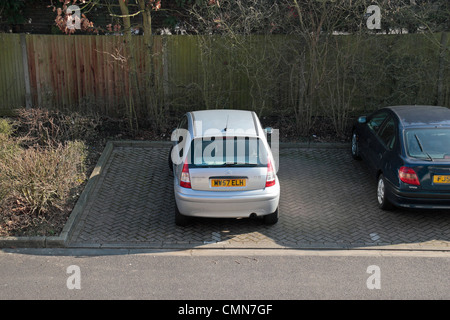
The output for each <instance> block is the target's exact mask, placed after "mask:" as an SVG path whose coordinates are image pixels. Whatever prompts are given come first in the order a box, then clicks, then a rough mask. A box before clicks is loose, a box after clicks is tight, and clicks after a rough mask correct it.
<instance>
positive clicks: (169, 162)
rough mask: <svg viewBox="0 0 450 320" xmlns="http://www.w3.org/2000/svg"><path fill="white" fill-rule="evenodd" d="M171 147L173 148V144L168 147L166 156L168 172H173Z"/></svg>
mask: <svg viewBox="0 0 450 320" xmlns="http://www.w3.org/2000/svg"><path fill="white" fill-rule="evenodd" d="M172 149H173V146H171V147H170V151H169V158H168V164H169V170H170V172H173V162H172Z"/></svg>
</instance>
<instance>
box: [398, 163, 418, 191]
mask: <svg viewBox="0 0 450 320" xmlns="http://www.w3.org/2000/svg"><path fill="white" fill-rule="evenodd" d="M398 176H399V178H400V180H401V181H403V182H404V183H407V184H412V185H415V186H419V185H420V181H419V178H418V177H417V173H416V172H415V171H414V169H411V168H408V167H401V168H400V170H399V171H398Z"/></svg>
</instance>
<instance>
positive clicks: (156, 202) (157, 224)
mask: <svg viewBox="0 0 450 320" xmlns="http://www.w3.org/2000/svg"><path fill="white" fill-rule="evenodd" d="M167 158H168V148H167V147H162V146H158V147H136V146H129V147H115V148H114V150H113V151H112V153H111V155H110V157H109V159H108V161H107V162H106V165H105V168H104V171H103V173H102V175H101V177H100V179H99V182H98V183H97V185H96V187H95V188H94V190H93V192H92V194H91V195H90V197H89V200H88V202H87V205H86V208H85V210H84V211H83V213H82V215H81V217H80V219H79V221H78V222H77V224H76V225H75V226H74V228H75V229H74V232H73V234H72V237H71V239H70V241H69V246H71V247H133V246H138V247H139V246H142V247H150V248H199V247H203V246H206V247H223V248H227V247H234V248H313V247H314V248H369V247H374V246H375V247H376V248H390V247H392V246H394V247H395V246H397V247H399V248H409V247H411V246H413V247H414V248H417V247H419V248H432V247H433V246H436V245H438V247H440V248H442V247H444V248H446V247H448V248H449V249H450V211H449V210H445V211H437V210H405V209H396V210H394V211H391V212H385V211H382V210H380V209H378V207H377V204H376V198H375V193H376V182H375V181H374V179H373V178H372V177H371V176H370V175H369V174H368V171H367V168H366V167H365V165H364V162H360V161H355V160H353V159H352V158H351V156H350V153H349V150H347V149H342V148H336V149H334V148H326V149H324V148H281V149H280V169H279V172H278V176H279V179H280V183H281V199H280V220H279V222H278V223H277V224H276V225H273V226H266V225H264V224H263V223H262V221H261V219H214V218H194V219H193V220H192V223H191V224H190V225H188V226H186V227H178V226H176V225H175V222H174V203H175V200H174V195H173V176H172V174H171V172H170V170H169V169H168V165H167ZM408 246H409V247H408Z"/></svg>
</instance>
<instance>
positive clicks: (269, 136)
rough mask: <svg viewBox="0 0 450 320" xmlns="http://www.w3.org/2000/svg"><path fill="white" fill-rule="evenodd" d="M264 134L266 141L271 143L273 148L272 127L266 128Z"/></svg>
mask: <svg viewBox="0 0 450 320" xmlns="http://www.w3.org/2000/svg"><path fill="white" fill-rule="evenodd" d="M264 133H265V134H266V139H267V142H268V143H269V146H271V140H272V133H273V129H272V128H271V127H267V128H264Z"/></svg>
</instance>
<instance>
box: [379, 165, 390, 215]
mask: <svg viewBox="0 0 450 320" xmlns="http://www.w3.org/2000/svg"><path fill="white" fill-rule="evenodd" d="M377 202H378V207H380V209H382V210H390V209H392V207H393V206H392V204H391V203H390V202H389V200H388V199H387V198H386V181H385V179H384V176H383V175H382V174H380V176H379V177H378V184H377Z"/></svg>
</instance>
